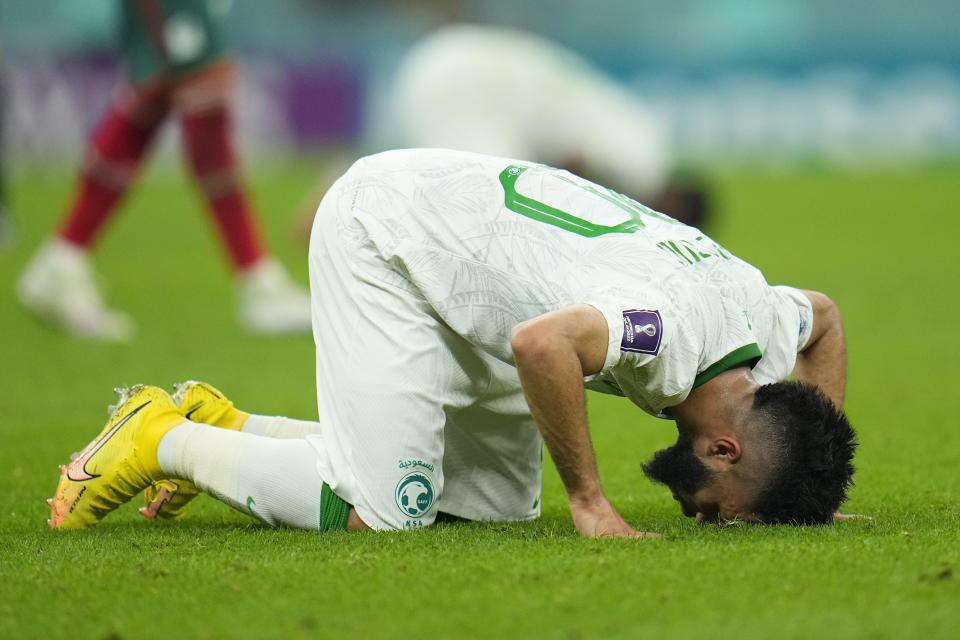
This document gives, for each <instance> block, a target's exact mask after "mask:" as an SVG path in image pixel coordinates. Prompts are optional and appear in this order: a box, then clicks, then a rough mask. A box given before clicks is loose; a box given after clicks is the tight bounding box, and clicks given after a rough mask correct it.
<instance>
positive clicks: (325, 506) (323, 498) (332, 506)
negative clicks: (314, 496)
mask: <svg viewBox="0 0 960 640" xmlns="http://www.w3.org/2000/svg"><path fill="white" fill-rule="evenodd" d="M348 515H350V505H349V504H347V503H346V502H344V500H343V498H341V497H340V496H338V495H337V494H335V493H334V492H333V490H332V489H331V488H330V487H329V486H328V485H327V483H326V482H324V483H323V489H321V490H320V526H319V527H318V528H319V530H320V531H346V530H347V516H348Z"/></svg>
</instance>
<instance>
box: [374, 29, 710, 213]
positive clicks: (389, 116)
mask: <svg viewBox="0 0 960 640" xmlns="http://www.w3.org/2000/svg"><path fill="white" fill-rule="evenodd" d="M382 116H383V117H380V118H375V120H380V122H375V123H374V129H375V131H378V132H381V137H385V139H387V140H391V142H392V144H390V145H388V146H394V147H444V148H451V149H459V150H464V151H476V152H479V153H488V154H493V155H501V156H508V157H513V158H527V159H531V160H535V161H538V162H543V163H544V164H548V165H551V166H555V167H559V168H562V169H567V170H569V171H570V172H572V173H575V174H577V175H580V176H583V177H585V178H588V179H590V180H593V181H596V182H600V183H601V184H605V185H607V186H610V187H612V188H614V189H616V190H617V191H620V192H622V193H625V194H627V195H629V196H630V197H632V198H634V199H636V200H639V201H640V202H644V203H646V204H648V205H650V206H651V207H653V208H654V209H656V210H658V211H662V212H664V213H668V214H669V215H671V216H672V217H674V218H676V219H678V220H680V221H682V222H684V223H686V224H689V225H692V226H701V225H702V224H703V220H704V216H705V214H706V206H707V203H706V199H705V196H704V194H703V192H702V189H701V187H699V186H698V185H697V184H696V183H695V182H694V181H684V180H678V179H675V177H674V176H673V171H674V160H673V158H672V154H671V148H670V140H669V131H668V126H667V123H666V121H665V119H664V118H663V117H661V116H659V115H658V114H657V113H656V112H655V111H654V110H652V109H651V108H648V107H647V106H645V105H643V104H642V103H641V102H640V101H639V100H638V99H637V98H636V97H635V96H634V95H632V94H631V93H630V92H629V91H628V90H627V89H625V88H624V87H622V86H620V85H619V84H617V83H616V82H615V81H613V80H612V79H611V78H609V77H607V76H605V75H604V74H602V73H601V72H600V71H599V70H598V69H596V68H594V67H593V66H591V65H590V64H589V63H588V62H587V61H586V60H585V59H583V58H582V57H581V56H579V55H578V54H576V53H574V52H573V51H570V50H569V49H566V48H564V47H562V46H560V45H559V44H556V43H554V42H551V41H548V40H547V39H545V38H542V37H540V36H537V35H534V34H531V33H528V32H525V31H521V30H519V29H514V28H508V27H498V26H489V25H450V26H445V27H442V28H440V29H438V30H437V31H435V32H434V33H433V34H431V35H429V36H428V37H426V38H425V39H423V40H422V41H421V42H419V43H418V44H416V45H415V46H414V47H413V48H412V49H411V50H410V51H409V52H408V53H407V54H406V55H405V57H404V59H403V60H402V61H401V63H400V67H399V70H398V72H397V74H396V76H395V79H394V84H393V89H392V91H391V95H390V96H389V97H388V99H387V100H386V109H384V110H382Z"/></svg>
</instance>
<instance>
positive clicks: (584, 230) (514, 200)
mask: <svg viewBox="0 0 960 640" xmlns="http://www.w3.org/2000/svg"><path fill="white" fill-rule="evenodd" d="M528 168H529V167H520V166H517V165H510V166H509V167H507V168H506V169H504V170H503V171H501V172H500V184H501V185H503V204H504V206H505V207H506V208H507V209H509V210H510V211H513V212H514V213H519V214H520V215H522V216H526V217H528V218H530V219H531V220H536V221H538V222H545V223H547V224H550V225H553V226H555V227H559V228H560V229H563V230H564V231H571V232H573V233H576V234H577V235H581V236H584V237H586V238H595V237H597V236H603V235H606V234H608V233H634V232H636V231H637V230H639V229H643V227H644V224H643V216H648V217H650V218H656V219H658V220H663V221H665V222H670V223H673V224H680V223H678V222H677V221H676V220H674V219H673V218H670V217H668V216H665V215H663V214H660V213H657V212H656V211H654V210H653V209H648V208H647V207H645V206H643V205H642V204H640V203H638V202H636V201H634V200H631V199H630V198H628V197H627V196H625V195H623V194H621V193H617V192H616V191H613V190H611V189H598V188H596V187H594V186H591V185H581V184H577V183H576V182H574V181H573V180H571V179H570V178H568V177H566V176H564V175H556V176H555V177H556V178H557V179H559V180H562V181H564V182H567V183H569V184H572V185H574V186H577V187H580V188H581V189H583V190H584V191H587V192H589V193H591V194H593V195H595V196H597V197H599V198H601V199H603V200H605V201H607V202H609V203H610V204H613V205H614V206H616V207H618V208H620V209H621V210H623V211H624V213H626V214H627V216H628V217H627V219H626V220H624V221H623V222H621V223H619V224H615V225H606V224H599V223H596V222H591V221H589V220H585V219H583V218H580V217H578V216H575V215H573V214H572V213H568V212H566V211H563V210H562V209H557V208H556V207H552V206H550V205H548V204H547V203H545V202H540V201H539V200H534V199H533V198H531V197H529V196H525V195H522V194H520V193H517V180H518V179H519V178H520V176H521V175H523V173H524V172H525V171H526V170H527V169H528Z"/></svg>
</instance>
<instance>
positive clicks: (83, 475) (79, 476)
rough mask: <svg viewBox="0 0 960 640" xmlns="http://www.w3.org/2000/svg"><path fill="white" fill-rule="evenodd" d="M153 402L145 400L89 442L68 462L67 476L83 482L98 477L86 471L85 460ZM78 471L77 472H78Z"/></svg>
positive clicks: (88, 459) (87, 460)
mask: <svg viewBox="0 0 960 640" xmlns="http://www.w3.org/2000/svg"><path fill="white" fill-rule="evenodd" d="M151 402H153V400H147V401H146V402H144V403H143V404H142V405H140V406H139V407H137V408H136V409H134V410H133V411H131V412H130V413H128V414H127V415H126V416H124V418H123V420H121V421H120V422H118V423H117V424H115V425H113V428H112V429H110V431H107V432H106V433H105V434H103V437H102V438H100V439H99V440H97V441H96V442H92V443H90V444H89V445H88V446H87V448H86V449H84V450H83V451H81V452H80V455H79V456H77V457H76V458H74V459H73V460H72V461H71V462H70V466H69V467H67V478H68V479H69V480H73V481H74V482H83V481H85V480H93V479H94V478H99V477H100V474H97V475H93V474H92V473H90V472H89V471H87V462H89V461H90V458H92V457H93V454H95V453H96V452H97V451H100V449H102V448H103V445H105V444H107V441H108V440H109V439H110V438H112V437H113V436H114V434H116V433H117V431H119V430H120V427H122V426H123V425H125V424H126V423H127V420H129V419H130V418H132V417H133V416H135V415H136V414H137V413H138V412H139V411H140V410H141V409H143V408H144V407H145V406H147V405H148V404H150V403H151ZM78 471H79V473H78Z"/></svg>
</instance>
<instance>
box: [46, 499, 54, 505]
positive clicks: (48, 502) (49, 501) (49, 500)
mask: <svg viewBox="0 0 960 640" xmlns="http://www.w3.org/2000/svg"><path fill="white" fill-rule="evenodd" d="M47 506H48V507H52V506H53V498H47Z"/></svg>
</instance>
